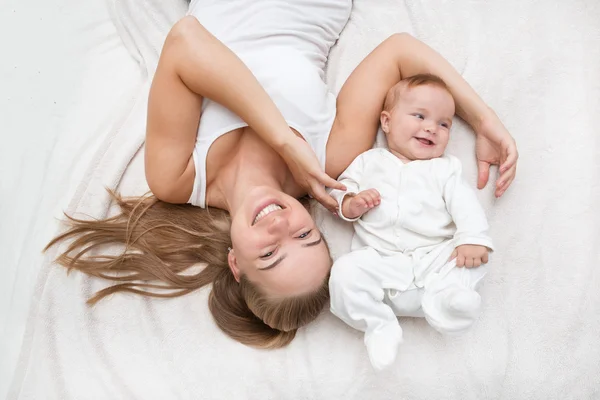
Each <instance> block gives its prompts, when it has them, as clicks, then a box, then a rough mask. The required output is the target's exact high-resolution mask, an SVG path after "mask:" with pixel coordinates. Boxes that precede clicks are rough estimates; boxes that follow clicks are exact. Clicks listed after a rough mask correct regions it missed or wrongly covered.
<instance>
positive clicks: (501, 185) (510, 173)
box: [496, 164, 517, 197]
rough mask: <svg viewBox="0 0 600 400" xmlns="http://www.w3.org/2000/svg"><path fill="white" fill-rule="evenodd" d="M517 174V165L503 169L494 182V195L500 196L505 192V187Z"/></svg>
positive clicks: (506, 187)
mask: <svg viewBox="0 0 600 400" xmlns="http://www.w3.org/2000/svg"><path fill="white" fill-rule="evenodd" d="M516 174H517V165H516V164H515V165H513V166H512V167H510V168H509V169H508V170H506V171H504V173H503V174H502V175H500V178H498V182H496V197H500V196H502V195H503V194H504V192H506V189H508V187H509V186H510V184H511V183H512V181H513V180H514V179H515V176H516Z"/></svg>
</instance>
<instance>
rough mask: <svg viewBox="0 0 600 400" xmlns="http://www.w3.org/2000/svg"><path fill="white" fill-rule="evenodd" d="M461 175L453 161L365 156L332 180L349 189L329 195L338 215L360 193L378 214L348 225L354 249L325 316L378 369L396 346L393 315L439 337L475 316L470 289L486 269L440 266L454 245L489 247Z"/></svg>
mask: <svg viewBox="0 0 600 400" xmlns="http://www.w3.org/2000/svg"><path fill="white" fill-rule="evenodd" d="M461 173H462V166H461V163H460V161H459V160H458V159H457V158H456V157H453V156H443V157H440V158H435V159H432V160H416V161H412V162H409V163H406V164H405V163H403V162H402V161H401V160H400V159H399V158H397V157H396V156H394V155H393V154H392V153H390V152H389V151H388V150H386V149H373V150H369V151H367V152H365V153H363V154H361V155H360V156H359V157H357V158H356V159H355V160H354V161H353V163H352V164H351V165H350V166H349V167H348V169H346V171H344V173H343V174H342V175H341V176H340V178H339V180H340V182H342V183H344V185H346V187H347V189H348V190H347V191H346V192H343V191H338V190H333V191H332V195H333V196H334V197H335V198H336V199H337V200H338V203H339V206H340V210H341V205H342V201H343V199H344V197H345V196H347V195H351V194H356V193H358V192H361V191H363V190H367V189H376V190H377V191H378V192H379V193H380V195H381V203H380V204H379V206H377V207H375V208H374V209H372V210H370V211H369V212H367V213H366V214H365V215H363V216H362V217H361V218H359V219H356V220H354V221H355V222H354V236H353V239H352V247H351V250H352V251H351V252H350V253H348V254H346V255H344V256H342V257H340V258H339V259H338V260H336V262H335V263H334V265H333V268H332V272H331V279H330V284H329V287H330V292H331V311H332V312H333V314H335V315H336V316H337V317H339V318H340V319H342V320H343V321H344V322H346V323H347V324H348V325H350V326H352V327H354V328H355V329H358V330H361V331H364V332H365V345H366V346H367V351H368V353H369V358H370V360H371V363H372V364H373V366H374V367H375V368H377V369H382V368H384V367H386V366H388V365H390V364H391V363H392V362H393V361H394V359H395V358H396V353H397V350H398V345H399V344H400V343H401V342H402V329H401V328H400V324H399V323H398V320H397V318H396V316H412V317H425V318H426V319H427V321H428V322H429V324H430V325H431V326H432V327H434V328H435V329H436V330H438V331H440V332H442V333H457V332H461V331H464V330H465V329H467V328H469V327H470V326H471V325H472V323H473V322H474V320H475V319H476V318H477V315H478V312H479V307H480V301H481V299H480V297H479V294H478V293H477V292H476V291H475V289H476V288H477V285H478V283H479V282H480V281H481V279H482V278H483V276H484V275H485V273H486V268H487V267H486V266H485V265H482V266H481V267H478V268H457V267H456V263H455V261H454V260H453V261H448V260H449V258H450V256H451V254H452V252H453V250H454V249H455V248H456V247H457V246H460V245H464V244H473V245H481V246H486V247H488V248H489V249H490V250H492V249H493V247H492V246H493V245H492V241H491V239H490V237H489V236H488V235H487V230H488V224H487V220H486V218H485V213H484V211H483V208H482V207H481V205H480V204H479V202H478V200H477V197H476V195H475V193H474V191H473V190H472V189H471V188H470V187H469V185H468V184H466V183H465V182H464V180H463V178H462V176H461ZM340 214H341V213H340ZM340 216H341V217H342V218H344V219H346V218H345V217H344V216H343V215H340Z"/></svg>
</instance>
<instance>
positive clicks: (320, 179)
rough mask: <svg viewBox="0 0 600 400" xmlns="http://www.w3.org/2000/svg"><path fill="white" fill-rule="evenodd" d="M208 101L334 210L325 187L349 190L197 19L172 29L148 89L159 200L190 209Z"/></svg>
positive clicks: (150, 162) (149, 155)
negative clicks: (198, 137) (245, 128)
mask: <svg viewBox="0 0 600 400" xmlns="http://www.w3.org/2000/svg"><path fill="white" fill-rule="evenodd" d="M265 62H268V60H265ZM204 97H206V98H209V99H211V100H213V101H216V102H217V103H220V104H221V105H223V106H225V107H226V108H228V109H229V110H231V111H233V112H234V113H235V114H237V115H238V116H239V117H240V118H241V119H242V120H244V121H245V122H246V123H247V124H248V125H249V126H250V127H251V128H252V129H253V130H254V131H255V132H256V133H257V134H258V135H259V136H260V137H261V139H263V140H264V141H265V142H266V143H267V144H268V145H269V146H271V147H272V148H273V149H274V150H275V151H277V152H278V153H279V154H280V155H281V156H282V157H283V159H284V160H285V162H286V163H287V165H288V167H289V168H290V170H291V172H292V173H293V175H294V178H295V179H296V181H297V183H298V184H299V185H300V186H301V187H303V188H304V189H305V190H306V191H307V192H308V193H310V194H311V195H312V196H313V197H314V198H316V199H317V200H319V201H320V202H321V203H323V204H325V205H326V206H331V207H335V202H334V200H333V199H332V198H331V197H330V196H328V195H327V193H326V192H325V189H324V186H325V185H327V186H329V187H335V188H338V189H341V188H343V185H341V184H339V183H338V182H337V181H336V180H335V179H331V178H330V177H329V176H327V174H325V172H324V171H323V170H322V169H321V167H320V165H319V161H318V160H317V157H316V155H315V154H314V152H313V151H312V149H311V148H310V146H309V145H308V143H306V142H305V141H304V140H302V139H300V138H299V137H297V136H296V135H295V134H294V133H293V132H292V130H291V129H290V127H289V126H288V124H287V122H286V121H285V119H284V118H283V116H282V115H281V113H280V112H279V109H278V108H277V106H276V105H275V103H273V101H272V100H271V98H270V97H269V95H268V94H267V93H266V92H265V90H264V89H263V87H262V86H261V85H260V83H259V82H258V81H257V80H256V77H255V76H254V75H253V74H252V72H251V71H250V70H249V69H248V67H246V65H245V64H244V63H243V62H242V61H241V60H240V59H239V58H238V57H237V56H236V55H235V54H234V53H233V52H232V51H231V50H230V49H229V48H228V47H227V46H225V45H224V44H223V43H221V42H220V41H219V40H218V39H217V38H215V37H214V36H213V35H212V34H211V33H210V32H208V31H207V30H206V29H205V28H204V27H203V26H202V25H200V23H199V22H198V20H196V18H194V17H191V16H188V17H185V18H183V19H182V20H180V21H179V22H178V23H177V24H175V26H174V27H173V28H172V29H171V31H170V33H169V35H168V37H167V39H166V41H165V45H164V47H163V50H162V53H161V56H160V60H159V63H158V67H157V70H156V74H155V76H154V79H153V82H152V88H151V89H150V97H149V104H148V125H147V131H146V159H145V165H146V179H147V181H148V185H149V186H150V189H151V190H152V192H153V193H154V194H155V195H156V196H157V197H158V198H159V199H161V200H163V201H167V202H171V203H185V202H187V200H188V199H189V197H190V195H191V193H192V189H193V182H194V174H195V171H194V164H193V162H192V152H193V150H194V144H195V141H196V134H197V131H198V123H199V121H200V111H201V105H202V99H203V98H204Z"/></svg>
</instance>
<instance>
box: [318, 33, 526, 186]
mask: <svg viewBox="0 0 600 400" xmlns="http://www.w3.org/2000/svg"><path fill="white" fill-rule="evenodd" d="M421 73H431V74H435V75H437V76H439V77H440V78H442V79H443V80H444V82H446V85H448V88H449V89H450V91H451V92H452V95H453V96H454V99H455V101H456V105H457V114H458V115H459V116H460V117H461V118H463V119H464V120H465V121H466V122H467V123H469V125H471V127H473V129H474V130H475V132H476V133H477V134H478V136H482V135H483V136H484V137H485V138H487V140H486V142H485V143H483V144H479V143H478V158H479V159H480V168H483V166H482V165H481V162H487V163H488V164H487V168H489V164H490V163H499V162H502V166H501V171H503V175H502V177H501V179H500V181H501V182H502V184H503V186H502V187H498V188H497V192H496V193H497V195H498V193H499V191H501V193H500V194H502V193H503V192H504V190H506V188H507V187H508V185H509V184H510V182H512V178H514V174H515V172H516V159H517V152H516V145H515V143H514V140H513V139H512V137H511V136H510V134H509V133H508V131H507V130H506V129H505V128H504V126H503V125H502V123H501V122H500V120H499V119H498V118H497V116H496V115H495V113H494V112H493V111H492V110H491V109H490V108H489V107H488V106H487V105H486V104H485V103H484V102H483V100H482V99H481V98H480V97H479V96H478V95H477V93H475V91H474V90H473V89H472V88H471V87H470V86H469V84H468V83H467V82H466V81H465V80H464V79H463V78H462V77H461V76H460V74H459V73H458V72H457V71H456V70H455V69H454V68H453V67H452V66H451V65H450V63H448V62H447V61H446V60H445V59H444V58H443V57H442V56H440V55H439V54H438V53H436V52H435V51H434V50H433V49H431V48H430V47H429V46H427V45H425V44H424V43H422V42H420V41H419V40H417V39H415V38H413V37H412V36H410V35H408V34H405V33H400V34H395V35H392V36H391V37H389V38H388V39H387V40H385V41H384V42H383V43H381V44H380V45H379V46H378V47H377V48H375V50H373V51H372V52H371V53H370V54H369V55H368V56H367V57H366V58H365V59H364V60H363V61H362V62H361V63H360V64H359V66H358V67H357V68H356V69H355V70H354V72H352V74H351V75H350V77H349V78H348V80H347V81H346V83H344V86H343V87H342V90H341V91H340V94H339V96H338V100H337V116H336V121H335V124H334V127H333V130H332V133H331V136H330V139H329V142H328V143H327V160H328V162H327V173H328V174H329V175H331V176H333V177H337V176H339V174H340V173H341V172H342V171H343V170H344V169H345V168H346V167H347V166H348V165H349V164H350V162H352V160H353V159H354V158H355V157H356V156H357V155H358V154H360V153H362V152H364V151H366V150H368V149H370V148H371V146H372V144H373V141H374V139H375V135H376V133H377V128H378V125H379V116H380V113H381V110H382V107H383V102H384V99H385V96H386V94H387V91H388V90H389V89H390V88H391V87H392V86H393V85H394V84H396V83H397V82H398V81H400V80H401V79H403V78H407V77H410V76H413V75H416V74H421ZM492 147H494V148H493V149H492ZM480 148H483V150H480ZM494 151H496V152H497V153H498V154H497V156H496V157H494V156H493V153H494ZM483 153H485V155H484V156H482V154H483ZM483 158H485V160H483ZM486 180H487V179H486Z"/></svg>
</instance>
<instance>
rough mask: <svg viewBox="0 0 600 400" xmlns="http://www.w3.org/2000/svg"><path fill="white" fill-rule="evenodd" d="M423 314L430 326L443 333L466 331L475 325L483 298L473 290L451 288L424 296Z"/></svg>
mask: <svg viewBox="0 0 600 400" xmlns="http://www.w3.org/2000/svg"><path fill="white" fill-rule="evenodd" d="M422 307H423V312H424V313H425V318H426V319H427V322H429V325H431V326H432V327H433V328H434V329H436V330H437V331H439V332H441V333H446V334H451V333H459V332H462V331H465V330H467V329H469V328H470V327H471V325H473V323H474V322H475V320H476V319H477V316H478V315H479V311H480V309H481V296H479V293H477V292H476V291H474V290H472V289H465V288H456V287H450V288H446V289H444V290H442V291H439V292H437V293H431V292H429V293H427V290H426V291H425V294H424V295H423V304H422Z"/></svg>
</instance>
